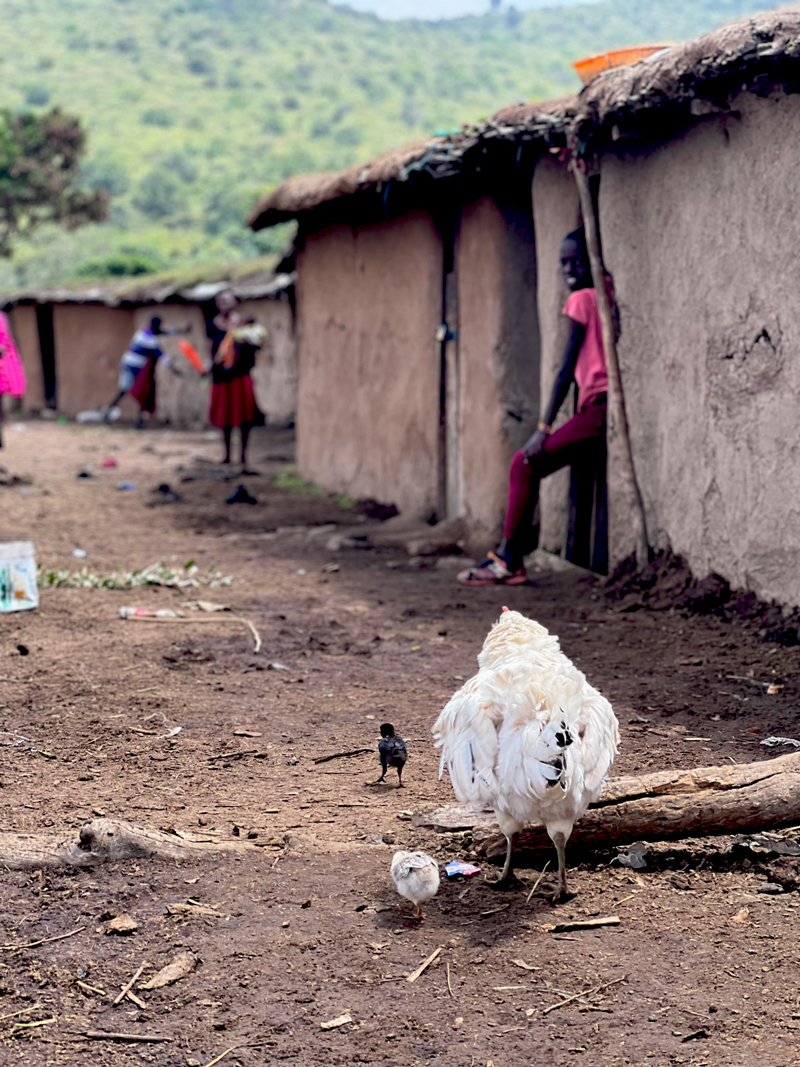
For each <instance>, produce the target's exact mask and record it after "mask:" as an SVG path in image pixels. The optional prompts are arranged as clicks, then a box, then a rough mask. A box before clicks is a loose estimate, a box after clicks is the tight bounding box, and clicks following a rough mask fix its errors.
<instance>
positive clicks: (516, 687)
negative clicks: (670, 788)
mask: <svg viewBox="0 0 800 1067" xmlns="http://www.w3.org/2000/svg"><path fill="white" fill-rule="evenodd" d="M478 664H479V666H480V670H479V671H478V673H477V674H476V675H475V676H474V677H473V678H470V680H469V681H468V682H467V683H466V684H465V685H463V686H462V687H461V689H459V691H458V692H457V693H456V694H455V695H454V696H453V698H452V699H451V700H450V703H449V704H448V705H447V707H446V708H445V709H444V711H442V713H441V715H440V716H439V718H438V719H437V720H436V724H435V725H434V727H433V736H434V740H435V743H436V746H437V748H441V750H442V758H441V762H440V765H439V777H440V778H441V776H442V774H443V772H444V768H445V767H447V769H448V771H449V773H450V781H451V782H452V784H453V789H454V790H455V794H456V796H457V797H458V799H459V800H460V801H462V803H468V804H472V805H473V806H475V807H476V808H492V809H493V811H494V813H495V815H496V816H497V821H498V823H499V824H500V829H501V830H502V832H503V833H504V834H505V837H506V841H507V842H508V848H507V851H506V862H505V866H504V867H503V873H502V875H501V876H500V879H499V882H498V883H497V884H503V883H507V882H508V881H509V880H510V878H511V877H512V869H511V852H512V847H513V836H514V834H515V833H517V832H518V831H519V830H521V829H522V827H523V826H525V825H526V823H532V822H537V823H543V824H544V826H545V827H546V829H547V833H548V834H549V836H550V838H551V840H552V842H553V844H554V845H555V848H556V852H557V853H558V881H557V884H556V889H555V895H554V898H553V899H554V901H557V900H561V899H563V898H564V897H565V896H566V895H567V875H566V862H565V857H564V850H565V847H566V843H567V840H568V839H569V836H570V834H571V833H572V827H573V825H574V823H575V822H576V821H577V820H578V819H579V818H580V817H581V815H583V813H584V812H585V811H586V809H587V807H588V806H589V805H590V804H591V803H592V802H593V801H595V800H596V799H597V797H598V796H599V795H600V791H601V789H602V788H603V783H604V781H605V778H606V775H607V774H608V771H609V768H610V767H611V764H612V762H613V760H614V756H615V755H616V754H617V749H618V745H619V729H618V723H617V717H616V715H615V714H614V712H613V711H612V709H611V705H610V704H609V702H608V701H607V700H606V699H605V697H603V696H601V695H600V693H598V692H597V690H596V689H593V688H592V686H590V685H589V683H588V682H587V681H586V678H585V676H584V675H583V674H582V673H581V671H579V670H578V669H577V667H575V665H574V664H573V663H572V661H571V660H570V659H569V658H568V657H567V656H565V655H564V653H563V652H562V651H561V649H560V647H559V644H558V638H557V637H555V636H553V635H552V634H550V633H548V631H547V630H546V629H545V628H544V626H540V625H539V623H538V622H534V621H533V620H532V619H527V618H525V616H524V615H521V614H520V613H519V612H517V611H509V610H508V609H507V608H504V609H503V614H502V615H501V617H500V620H499V622H497V623H496V625H495V626H493V627H492V629H491V630H490V631H489V635H488V637H487V638H486V640H485V642H484V645H483V649H482V651H481V653H480V655H479V656H478Z"/></svg>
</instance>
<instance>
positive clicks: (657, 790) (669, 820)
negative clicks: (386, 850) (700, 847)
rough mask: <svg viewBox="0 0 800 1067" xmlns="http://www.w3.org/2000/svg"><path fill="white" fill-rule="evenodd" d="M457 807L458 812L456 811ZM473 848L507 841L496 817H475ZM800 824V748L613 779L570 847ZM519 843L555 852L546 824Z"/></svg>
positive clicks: (490, 852)
mask: <svg viewBox="0 0 800 1067" xmlns="http://www.w3.org/2000/svg"><path fill="white" fill-rule="evenodd" d="M451 810H452V812H453V814H452V815H451V814H450V811H451ZM475 820H476V821H475V829H474V830H473V841H474V848H475V850H476V851H477V852H478V853H480V854H482V855H486V856H488V857H489V858H494V857H496V856H501V855H503V854H504V853H505V848H506V842H505V838H504V837H503V836H502V834H500V833H499V831H498V829H497V827H496V824H495V823H494V821H493V819H492V817H491V816H488V817H487V815H486V814H485V813H478V814H477V815H476V816H475ZM414 821H415V825H417V826H426V825H427V826H434V827H444V828H445V829H450V828H452V824H453V823H456V824H457V825H458V826H459V827H462V828H463V827H464V826H465V812H464V809H463V807H457V808H455V809H446V808H445V809H440V810H438V811H435V812H433V813H431V814H430V815H428V816H417V817H415V820H414ZM799 822H800V752H792V753H790V754H789V755H786V756H778V757H777V759H771V760H764V761H763V762H761V763H745V764H741V763H740V764H735V765H731V766H728V765H726V766H723V767H699V768H696V769H694V770H673V771H657V772H655V773H653V774H645V775H642V776H641V777H639V778H634V777H624V778H611V779H610V780H609V781H608V782H606V785H605V787H604V789H603V792H602V794H601V795H600V799H599V800H598V801H597V803H596V804H594V805H593V806H592V807H591V808H590V809H589V810H588V811H587V812H586V814H585V815H584V816H583V818H582V819H581V820H580V822H578V823H577V824H576V826H575V829H574V830H573V831H572V836H571V837H570V848H572V849H579V848H588V849H604V848H611V847H613V846H616V845H630V844H631V843H632V842H634V841H641V840H646V841H658V840H670V839H679V838H685V837H702V836H706V835H709V834H734V833H753V832H756V831H759V830H777V829H780V828H781V827H786V826H793V825H796V824H797V823H799ZM517 847H518V848H521V849H529V850H531V851H542V852H547V853H550V852H551V851H552V848H553V845H552V842H551V841H550V838H549V837H548V836H547V833H546V831H545V829H544V827H543V826H530V827H528V828H526V829H525V830H523V831H522V832H521V833H520V834H519V835H518V839H517Z"/></svg>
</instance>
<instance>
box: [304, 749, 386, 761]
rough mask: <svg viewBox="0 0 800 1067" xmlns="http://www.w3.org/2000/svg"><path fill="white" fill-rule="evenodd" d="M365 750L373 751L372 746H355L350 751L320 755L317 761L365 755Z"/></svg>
mask: <svg viewBox="0 0 800 1067" xmlns="http://www.w3.org/2000/svg"><path fill="white" fill-rule="evenodd" d="M365 752H372V749H371V748H354V749H351V751H350V752H334V753H333V754H332V755H330V756H320V757H319V758H318V759H315V760H314V762H315V763H329V762H330V761H331V760H332V759H347V758H348V757H349V756H363V754H364V753H365Z"/></svg>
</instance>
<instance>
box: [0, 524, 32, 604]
mask: <svg viewBox="0 0 800 1067" xmlns="http://www.w3.org/2000/svg"><path fill="white" fill-rule="evenodd" d="M38 606H39V589H38V586H37V585H36V549H35V548H34V545H33V542H32V541H11V542H9V543H8V544H0V611H25V610H26V609H28V608H38Z"/></svg>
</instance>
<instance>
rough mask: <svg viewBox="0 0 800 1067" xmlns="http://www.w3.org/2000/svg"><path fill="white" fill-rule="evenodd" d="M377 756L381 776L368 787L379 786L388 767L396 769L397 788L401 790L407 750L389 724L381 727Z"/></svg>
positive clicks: (386, 723)
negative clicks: (379, 761) (378, 757)
mask: <svg viewBox="0 0 800 1067" xmlns="http://www.w3.org/2000/svg"><path fill="white" fill-rule="evenodd" d="M378 755H379V756H380V760H381V776H380V778H379V779H378V780H377V782H369V783H368V785H380V783H381V782H382V781H383V780H384V779H385V778H386V772H387V771H388V769H389V768H390V767H396V768H397V788H398V789H402V788H403V767H405V765H406V760H407V759H408V749H407V748H406V743H405V741H404V740H403V739H402V737H398V736H397V734H396V733H395V732H394V727H393V726H392V724H391V723H390V722H385V723H383V725H382V726H381V739H380V741H379V743H378Z"/></svg>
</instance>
